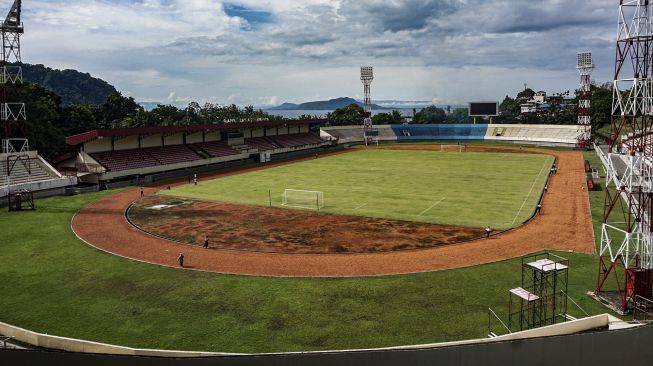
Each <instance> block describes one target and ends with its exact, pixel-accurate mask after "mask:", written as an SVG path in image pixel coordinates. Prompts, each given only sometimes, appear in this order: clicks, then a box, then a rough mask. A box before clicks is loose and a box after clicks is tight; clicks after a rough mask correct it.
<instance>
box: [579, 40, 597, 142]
mask: <svg viewBox="0 0 653 366" xmlns="http://www.w3.org/2000/svg"><path fill="white" fill-rule="evenodd" d="M576 60H577V62H576V69H577V70H578V72H579V73H580V95H579V96H578V130H577V133H576V139H577V141H578V146H579V147H580V148H581V149H585V148H587V146H588V145H589V142H590V140H591V137H592V124H591V117H590V100H591V99H592V90H591V79H590V75H591V73H592V70H594V63H593V62H592V52H579V53H578V54H577V56H576Z"/></svg>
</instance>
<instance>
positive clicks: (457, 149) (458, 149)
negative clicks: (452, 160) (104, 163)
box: [440, 144, 467, 152]
mask: <svg viewBox="0 0 653 366" xmlns="http://www.w3.org/2000/svg"><path fill="white" fill-rule="evenodd" d="M440 151H453V152H465V151H467V145H463V144H458V145H440Z"/></svg>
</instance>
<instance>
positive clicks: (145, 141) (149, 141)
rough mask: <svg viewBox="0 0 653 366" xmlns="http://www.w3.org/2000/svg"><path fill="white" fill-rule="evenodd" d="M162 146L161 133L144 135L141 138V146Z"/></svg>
mask: <svg viewBox="0 0 653 366" xmlns="http://www.w3.org/2000/svg"><path fill="white" fill-rule="evenodd" d="M160 146H161V134H160V133H157V134H156V135H150V136H146V137H143V138H142V139H141V147H142V148H146V147H160Z"/></svg>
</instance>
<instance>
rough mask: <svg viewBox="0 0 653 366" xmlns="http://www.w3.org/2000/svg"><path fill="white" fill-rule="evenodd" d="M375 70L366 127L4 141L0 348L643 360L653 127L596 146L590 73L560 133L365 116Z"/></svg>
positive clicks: (49, 352) (103, 355) (189, 355)
mask: <svg viewBox="0 0 653 366" xmlns="http://www.w3.org/2000/svg"><path fill="white" fill-rule="evenodd" d="M16 4H17V5H16ZM16 11H17V12H18V13H17V14H18V20H17V21H16V20H15V19H14V18H12V14H14V13H15V12H16ZM12 12H13V13H12ZM12 12H10V17H8V20H6V21H5V23H3V27H2V31H3V35H5V33H7V34H12V32H14V33H17V34H18V33H21V34H22V23H20V2H19V1H18V2H16V3H15V4H14V8H12ZM14 16H16V15H15V14H14ZM12 19H13V20H12ZM10 20H11V21H10ZM14 23H15V24H14ZM18 24H20V26H18ZM5 38H7V37H5ZM636 38H637V37H636ZM3 39H4V38H3ZM637 39H638V40H641V39H640V38H637ZM651 49H653V47H651ZM3 57H4V56H3ZM587 57H590V60H589V61H587ZM635 58H637V57H635ZM18 61H20V60H18ZM583 62H585V64H584V63H583ZM587 62H589V64H588V63H587ZM590 64H591V65H590ZM2 65H4V66H3V67H4V69H5V74H4V75H5V78H3V79H2V80H3V82H4V83H5V84H7V83H10V81H12V80H13V79H12V77H8V76H7V75H9V76H11V75H13V74H11V72H12V71H11V70H12V69H11V68H12V67H14V66H7V65H8V63H7V60H3V64H2ZM12 65H13V64H12ZM590 66H591V67H590ZM584 68H585V69H592V68H593V64H592V62H591V55H589V56H588V55H587V54H579V64H578V69H579V70H581V69H582V70H584ZM7 73H9V74H7ZM372 73H373V69H372V68H371V67H362V68H361V81H362V82H363V84H364V91H365V105H364V108H365V110H364V117H365V118H364V121H363V123H362V124H360V125H338V126H331V125H330V124H329V123H328V120H326V119H321V118H310V119H279V120H266V119H260V120H247V121H229V122H225V121H221V122H220V123H217V122H216V123H211V124H178V125H174V126H164V125H161V126H148V127H129V128H120V127H115V128H105V129H91V130H88V131H85V132H83V133H76V134H72V135H70V136H67V137H65V144H66V145H67V148H68V149H69V150H70V151H74V152H70V153H67V154H65V155H61V156H59V157H58V158H56V159H46V158H44V157H43V156H41V155H40V152H39V151H38V150H37V149H34V148H33V147H30V145H29V143H28V140H27V138H25V137H24V136H22V137H20V136H19V137H11V138H9V136H7V138H6V139H4V140H3V144H2V145H3V153H2V154H1V155H0V159H1V161H2V164H0V165H1V170H0V178H2V182H1V184H2V185H1V186H0V196H1V197H2V198H3V199H2V206H3V208H6V210H3V211H4V212H0V228H1V231H2V233H3V235H2V237H3V239H2V244H1V252H2V254H1V255H0V268H1V269H0V283H2V284H3V287H2V290H3V291H2V296H1V297H0V346H1V347H0V359H1V358H2V357H7V359H8V360H15V362H16V363H17V364H18V363H20V362H38V361H44V360H45V361H48V360H49V361H53V360H55V361H56V362H63V363H80V362H81V363H88V362H97V363H99V364H110V363H119V362H124V363H129V364H137V365H141V364H142V365H164V364H198V365H199V364H207V363H212V364H224V365H238V364H270V363H280V364H284V363H288V364H298V363H316V364H325V365H326V364H341V365H344V364H375V365H385V364H388V365H392V364H401V363H415V364H434V363H435V364H437V363H446V364H460V365H462V364H477V363H483V364H492V365H493V364H497V365H498V364H522V363H525V360H528V362H529V363H531V364H534V365H540V364H542V365H543V364H547V363H550V362H551V360H564V361H565V362H568V363H574V364H585V363H593V362H623V360H624V355H623V354H621V353H617V352H614V350H615V349H622V348H624V347H628V349H629V352H630V356H628V357H626V359H628V360H629V361H632V362H641V361H643V360H646V359H650V356H651V349H650V347H649V344H648V342H646V341H648V340H650V339H651V336H653V326H651V320H652V319H653V300H652V299H651V298H652V297H653V296H652V294H651V292H652V291H653V285H652V283H653V269H652V268H653V260H651V258H652V255H651V252H650V248H651V247H647V246H646V243H648V244H650V242H649V241H650V227H647V226H646V225H647V223H649V221H650V220H648V218H649V214H650V211H651V209H652V208H653V187H651V185H652V184H653V183H651V182H653V169H651V166H653V165H652V164H651V151H650V149H649V147H650V143H651V141H650V140H651V139H650V136H653V133H651V131H649V130H647V128H649V127H650V126H653V123H652V121H651V117H650V115H648V114H647V115H646V116H642V113H644V109H637V108H635V109H633V110H632V111H631V112H632V113H633V116H630V115H628V116H627V118H626V117H623V116H622V115H621V113H622V111H621V110H620V111H618V112H619V113H620V117H622V118H619V119H618V118H614V119H613V123H625V122H622V121H630V122H631V124H632V126H630V127H631V128H625V129H616V130H614V131H615V132H614V133H613V135H614V136H612V137H613V138H612V139H610V140H609V141H602V140H599V139H597V138H596V137H595V136H593V135H591V134H590V133H591V131H592V130H591V125H590V119H589V98H590V96H591V93H589V92H585V91H584V90H585V89H583V88H584V87H586V88H589V84H588V82H589V79H588V78H583V79H582V80H583V81H584V82H585V84H582V85H581V92H580V93H579V98H578V99H579V103H580V106H581V108H579V120H578V121H579V122H578V124H577V125H561V124H526V123H520V124H514V123H512V124H497V123H493V122H492V118H493V117H498V116H499V115H500V113H499V110H498V108H499V107H498V103H496V102H492V103H488V102H483V103H476V102H471V103H470V104H469V116H471V117H473V116H477V117H478V118H482V119H483V120H482V123H457V124H447V123H439V124H414V123H408V122H404V123H397V124H392V125H381V124H373V123H372V113H371V103H370V102H371V99H370V83H371V81H372V79H373V74H372ZM16 75H17V74H16ZM16 75H14V76H15V77H16V78H18V76H16ZM583 75H584V74H583V72H581V76H583ZM21 77H22V76H21ZM16 80H18V79H16ZM9 95H12V94H9ZM3 98H5V99H6V98H7V94H6V93H5V95H4V97H3ZM27 103H29V101H27ZM585 103H587V105H586V104H585ZM18 104H19V103H13V102H12V103H9V102H7V100H4V99H3V104H2V105H3V108H5V109H3V114H2V116H3V118H5V119H7V118H8V117H7V116H9V117H11V118H10V119H11V121H5V122H6V124H7V125H11V124H12V123H13V124H19V123H18V121H19V120H21V116H23V117H24V110H23V111H22V112H20V111H18V112H15V113H13V112H12V109H11V108H15V107H17V106H18ZM22 107H23V109H24V107H25V105H24V103H23V104H22ZM19 110H20V108H19ZM624 110H625V109H624ZM623 113H625V112H623ZM12 116H13V117H15V118H13V117H12ZM628 118H630V119H628ZM3 121H4V120H3ZM10 122H11V123H10ZM8 130H11V129H8ZM18 130H19V129H13V130H11V131H14V133H15V131H18ZM619 214H623V215H625V216H626V219H622V218H621V217H618V216H619ZM647 230H648V231H647ZM615 232H616V233H615ZM647 234H648V235H649V236H646V235H647ZM647 240H648V241H647ZM597 269H598V271H597ZM613 277H614V278H616V281H614V280H613ZM629 357H630V358H629ZM560 362H563V361H560Z"/></svg>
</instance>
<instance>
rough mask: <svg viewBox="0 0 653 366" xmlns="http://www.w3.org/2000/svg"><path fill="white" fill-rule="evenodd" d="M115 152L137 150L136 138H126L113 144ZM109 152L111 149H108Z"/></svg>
mask: <svg viewBox="0 0 653 366" xmlns="http://www.w3.org/2000/svg"><path fill="white" fill-rule="evenodd" d="M113 147H114V149H115V150H130V149H138V136H127V137H125V138H121V139H119V140H115V141H114V142H113ZM109 150H111V148H109Z"/></svg>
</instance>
